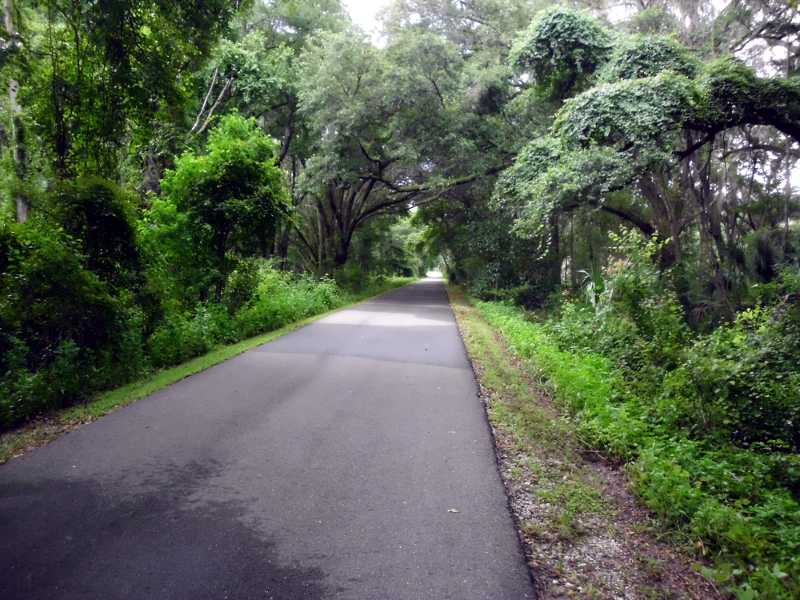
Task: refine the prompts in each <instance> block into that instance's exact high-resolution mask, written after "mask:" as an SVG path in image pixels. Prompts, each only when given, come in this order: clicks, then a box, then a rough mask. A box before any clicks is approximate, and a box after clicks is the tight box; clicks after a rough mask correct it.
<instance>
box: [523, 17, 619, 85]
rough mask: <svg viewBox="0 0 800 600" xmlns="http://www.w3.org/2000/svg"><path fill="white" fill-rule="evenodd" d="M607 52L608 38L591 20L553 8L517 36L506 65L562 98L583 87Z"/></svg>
mask: <svg viewBox="0 0 800 600" xmlns="http://www.w3.org/2000/svg"><path fill="white" fill-rule="evenodd" d="M610 50H611V36H610V35H609V34H608V33H607V32H606V30H605V29H604V28H603V27H602V26H601V25H600V23H599V22H598V21H597V20H596V19H595V18H594V17H592V16H591V15H589V14H588V13H584V12H578V11H574V10H570V9H566V8H562V7H554V8H552V9H549V10H546V11H544V12H542V13H541V14H540V15H539V16H538V17H537V18H536V19H535V20H534V22H533V23H531V25H530V27H529V28H528V29H527V30H526V31H525V32H523V33H522V34H521V35H520V36H519V37H517V39H516V40H515V42H514V45H513V47H512V49H511V54H510V55H509V62H510V64H511V65H512V66H513V67H514V68H515V70H516V71H517V73H520V74H525V73H530V74H532V76H533V78H534V81H535V82H536V84H537V85H538V86H539V87H540V88H541V89H542V90H543V91H544V92H545V93H546V94H548V95H550V96H552V97H557V98H565V97H567V96H568V95H570V94H572V93H574V92H575V91H580V90H581V89H582V88H583V87H585V86H586V84H587V83H588V82H589V81H590V79H591V76H592V75H593V74H594V72H595V71H596V70H597V68H598V67H599V66H600V65H602V64H603V63H604V62H605V61H606V59H607V58H608V55H609V52H610Z"/></svg>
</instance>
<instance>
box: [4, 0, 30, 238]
mask: <svg viewBox="0 0 800 600" xmlns="http://www.w3.org/2000/svg"><path fill="white" fill-rule="evenodd" d="M3 16H4V20H5V27H6V31H7V32H8V35H9V37H10V38H11V40H12V43H17V42H16V37H17V30H16V28H15V27H14V4H13V0H5V2H4V4H3ZM18 94H19V82H18V81H17V80H16V79H13V78H10V79H9V80H8V104H9V110H10V111H11V139H12V144H13V147H12V148H13V150H12V151H13V155H14V170H15V175H16V181H15V185H14V196H15V201H16V206H17V221H19V222H20V223H24V222H25V221H27V220H28V212H29V210H30V205H29V204H28V199H27V198H26V197H25V195H24V193H23V192H22V189H21V182H22V180H23V179H24V178H25V126H24V125H23V124H22V108H21V107H20V105H19V102H17V95H18Z"/></svg>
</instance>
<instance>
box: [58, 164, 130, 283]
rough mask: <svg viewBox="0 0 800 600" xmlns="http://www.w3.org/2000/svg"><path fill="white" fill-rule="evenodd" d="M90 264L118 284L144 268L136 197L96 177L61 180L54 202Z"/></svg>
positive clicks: (99, 274)
mask: <svg viewBox="0 0 800 600" xmlns="http://www.w3.org/2000/svg"><path fill="white" fill-rule="evenodd" d="M50 204H51V205H52V208H51V213H52V215H53V217H54V218H55V220H56V221H57V222H58V223H59V224H60V225H61V227H63V229H64V231H65V232H66V233H67V235H69V237H70V238H71V240H72V241H73V243H74V244H75V245H76V246H77V248H78V250H79V252H80V253H81V254H83V255H84V257H85V260H86V266H87V268H88V269H89V270H90V271H92V272H93V273H95V274H96V275H97V276H98V277H100V278H101V279H102V280H103V281H107V282H110V283H112V284H113V285H115V286H122V285H128V286H130V285H131V284H132V283H134V282H133V281H132V278H133V276H134V275H135V274H136V272H137V271H139V270H140V268H141V265H140V259H139V249H138V246H137V242H136V222H135V215H134V211H133V200H132V199H131V198H130V197H129V196H128V195H127V194H126V193H125V192H123V191H122V190H121V189H120V188H119V187H118V186H117V185H116V184H114V183H112V182H110V181H106V180H105V179H100V178H96V177H92V178H83V179H78V180H75V181H67V182H63V183H61V184H60V187H59V188H58V189H57V191H56V193H55V194H54V195H53V198H52V200H51V202H50Z"/></svg>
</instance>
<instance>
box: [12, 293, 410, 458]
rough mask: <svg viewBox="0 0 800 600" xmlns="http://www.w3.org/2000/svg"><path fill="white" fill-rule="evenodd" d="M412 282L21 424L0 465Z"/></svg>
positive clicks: (358, 296) (351, 299) (354, 297)
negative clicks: (199, 374) (320, 320)
mask: <svg viewBox="0 0 800 600" xmlns="http://www.w3.org/2000/svg"><path fill="white" fill-rule="evenodd" d="M412 281H414V280H413V279H411V278H399V277H396V278H389V279H386V280H384V283H382V284H380V285H378V286H370V287H369V288H367V289H365V290H362V291H360V292H357V293H348V294H347V297H346V303H345V304H343V305H341V306H339V307H337V308H335V309H333V310H330V311H327V312H324V313H321V314H318V315H314V316H312V317H308V318H306V319H303V320H300V321H296V322H294V323H290V324H289V325H286V326H284V327H281V328H280V329H276V330H274V331H270V332H267V333H263V334H261V335H258V336H255V337H252V338H249V339H246V340H242V341H240V342H237V343H235V344H230V345H225V346H219V347H217V348H214V349H213V350H211V351H210V352H208V353H206V354H203V355H202V356H198V357H196V358H193V359H191V360H189V361H187V362H184V363H182V364H180V365H177V366H174V367H170V368H167V369H162V370H160V371H157V372H155V373H152V374H149V375H147V376H146V377H143V378H142V379H139V380H138V381H134V382H132V383H129V384H127V385H124V386H122V387H119V388H116V389H113V390H109V391H106V392H102V393H99V394H97V395H95V396H94V397H93V398H92V399H91V400H90V401H88V402H85V403H82V404H78V405H75V406H72V407H69V408H65V409H62V410H59V411H54V412H52V413H50V414H48V415H46V416H44V417H42V418H39V419H36V420H34V421H32V422H30V423H28V424H27V425H24V426H23V427H20V428H18V429H15V430H12V431H8V432H6V433H3V434H2V435H0V464H3V463H5V462H7V461H8V460H10V459H11V458H14V457H15V456H18V455H20V454H22V453H24V452H25V451H27V450H29V449H31V448H35V447H38V446H41V445H43V444H46V443H48V442H50V441H52V440H53V439H55V438H56V437H58V436H59V435H61V434H62V433H64V432H67V431H70V430H72V429H74V428H75V427H77V426H79V425H81V424H83V423H88V422H91V421H94V420H96V419H99V418H100V417H102V416H104V415H106V414H108V413H110V412H112V411H114V410H116V409H118V408H121V407H123V406H126V405H128V404H131V403H133V402H136V401H137V400H140V399H141V398H145V397H146V396H149V395H150V394H153V393H155V392H157V391H159V390H161V389H164V388H165V387H167V386H170V385H172V384H173V383H176V382H178V381H180V380H182V379H185V378H186V377H189V376H191V375H194V374H196V373H199V372H201V371H204V370H206V369H208V368H210V367H213V366H214V365H217V364H219V363H221V362H224V361H226V360H229V359H231V358H234V357H235V356H238V355H239V354H242V353H243V352H247V351H248V350H250V349H252V348H255V347H257V346H260V345H262V344H266V343H268V342H271V341H272V340H274V339H276V338H279V337H281V336H284V335H286V334H287V333H291V332H292V331H295V330H297V329H300V328H301V327H304V326H306V325H308V324H310V323H313V322H314V321H318V320H319V319H322V318H324V317H326V316H327V315H329V314H331V313H334V312H337V311H340V310H343V309H345V308H347V307H349V306H352V305H353V304H356V303H358V302H362V301H364V300H366V299H368V298H371V297H375V296H379V295H381V294H383V293H385V292H387V291H389V290H392V289H394V288H397V287H401V286H403V285H407V284H408V283H411V282H412Z"/></svg>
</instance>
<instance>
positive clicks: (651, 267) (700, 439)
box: [0, 0, 800, 598]
mask: <svg viewBox="0 0 800 600" xmlns="http://www.w3.org/2000/svg"><path fill="white" fill-rule="evenodd" d="M612 4H613V5H614V6H612ZM3 9H4V19H3V27H2V29H0V81H2V84H1V85H2V87H3V101H2V103H1V104H0V106H2V108H1V109H0V204H1V205H2V207H1V209H0V427H7V426H9V425H13V424H17V423H20V422H22V421H24V420H25V419H28V418H30V417H31V416H33V415H36V414H39V413H41V412H42V411H44V410H46V409H49V408H53V407H59V406H63V405H66V404H69V403H74V402H77V401H81V400H83V399H85V398H86V397H87V396H88V395H89V394H91V393H92V392H93V391H95V390H97V389H101V388H110V387H114V386H116V385H119V384H120V383H122V382H124V381H128V380H130V379H131V378H134V377H136V376H137V375H139V374H141V373H144V372H147V371H148V370H150V369H153V368H158V367H162V366H166V365H171V364H175V363H176V362H178V361H182V360H185V359H187V358H189V357H191V356H196V355H197V354H198V353H202V352H205V351H207V350H208V349H209V348H211V347H213V346H214V345H217V344H222V343H227V342H231V341H235V340H240V339H242V338H243V337H246V336H251V335H254V334H257V333H259V332H263V331H266V330H269V329H272V328H275V327H279V326H281V325H283V324H285V323H288V322H292V321H294V320H297V319H301V318H303V317H305V316H307V315H310V314H314V313H317V312H319V311H323V310H326V309H328V308H330V307H333V306H337V305H339V304H341V303H342V302H343V301H344V299H345V298H346V297H347V294H348V293H350V292H352V291H353V290H364V291H365V293H366V291H369V290H370V289H372V288H371V286H372V285H373V284H374V282H375V280H376V278H382V277H386V276H392V275H405V276H417V275H420V274H423V273H424V272H425V271H426V270H428V269H430V268H432V267H434V266H436V265H438V266H440V267H441V268H443V270H445V271H446V273H447V275H448V277H450V279H451V280H453V281H457V282H459V283H463V284H465V285H466V286H467V287H468V288H469V289H470V290H471V292H472V293H473V294H474V295H476V296H479V297H481V298H483V299H485V300H504V301H509V302H512V303H514V304H518V305H522V306H523V307H525V308H527V309H541V310H543V311H544V313H543V314H545V316H543V317H542V318H541V319H540V320H539V321H536V322H524V320H523V319H522V316H521V315H522V313H520V312H518V311H517V309H512V308H509V307H506V306H505V305H503V306H498V305H484V306H483V310H484V311H485V312H486V314H487V315H489V316H490V317H491V318H492V319H493V322H495V323H496V324H498V325H499V326H500V327H502V328H503V329H504V330H505V331H506V332H507V333H508V334H509V336H510V337H512V338H513V340H514V344H515V345H516V346H517V347H518V350H519V351H520V352H521V353H523V354H525V355H526V356H530V357H531V358H532V359H533V360H534V362H535V363H536V364H537V365H538V366H539V368H541V369H543V370H544V371H546V372H547V374H548V376H549V377H550V379H551V381H552V382H553V383H554V385H555V386H556V387H557V390H558V393H559V394H560V396H561V397H562V399H563V401H564V406H565V407H568V408H569V409H571V410H572V411H574V412H575V413H577V414H578V419H579V420H580V422H581V423H582V431H584V434H585V439H586V442H587V443H589V444H592V445H595V446H598V447H600V448H603V449H605V450H606V451H607V452H609V453H611V454H613V455H614V456H616V457H618V458H619V459H620V460H623V461H627V462H628V463H629V464H630V465H631V466H630V468H631V473H633V474H634V479H635V482H636V485H637V489H638V490H639V491H640V493H641V495H642V497H643V498H644V500H645V501H646V502H647V503H648V504H649V505H650V506H652V507H653V509H654V510H655V511H656V512H657V513H659V514H660V515H661V516H662V517H663V519H664V521H665V522H666V523H670V524H673V525H675V526H676V527H678V528H680V529H681V530H683V531H685V532H687V533H688V534H690V535H691V536H692V537H693V538H695V539H696V540H700V541H701V544H700V545H699V546H698V547H697V548H698V549H699V551H700V552H707V553H708V554H710V555H711V556H712V557H713V558H715V560H716V562H715V565H716V566H715V569H716V575H715V576H717V577H719V578H720V581H723V582H724V584H723V586H724V587H725V589H730V590H732V591H734V592H735V593H737V594H738V595H739V596H740V597H741V598H786V597H791V596H792V594H793V593H795V592H796V591H797V586H798V584H797V576H798V566H797V562H796V555H797V553H798V547H797V543H798V542H797V523H796V519H797V510H796V509H797V506H796V503H797V499H798V488H799V487H800V486H798V480H797V478H798V474H797V472H798V466H797V456H798V451H799V450H800V448H799V445H800V433H798V431H799V428H800V414H798V413H800V370H798V363H799V362H800V355H798V348H799V347H800V336H799V334H798V328H799V327H800V325H799V324H798V321H799V320H800V319H799V318H798V280H800V275H798V272H799V269H800V226H799V225H798V223H800V221H799V220H798V219H800V202H799V201H798V195H797V190H796V186H797V181H796V178H797V176H796V172H797V169H796V165H797V161H798V158H800V79H798V68H800V62H798V61H799V60H800V59H798V57H799V56H800V52H798V48H800V11H799V10H798V7H797V3H796V2H795V3H786V2H780V1H778V0H748V1H747V2H745V1H744V0H728V1H726V2H694V1H690V0H653V1H648V2H623V3H612V2H606V1H604V0H569V1H567V0H564V1H563V2H558V1H555V2H550V1H545V0H483V1H481V2H459V1H455V0H394V1H393V2H391V4H390V6H389V7H388V9H387V11H386V16H385V20H384V28H383V32H382V37H381V38H380V43H375V42H376V40H375V39H372V38H370V37H369V36H368V35H367V34H366V33H365V32H363V31H360V30H359V29H358V28H357V27H355V26H354V25H353V23H352V22H351V20H350V19H349V17H348V16H347V14H346V11H345V9H344V8H343V5H342V3H341V2H339V0H255V1H252V2H233V3H231V2H222V1H220V0H212V1H205V2H196V1H187V2H177V3H164V2H153V1H151V0H136V1H127V0H109V1H106V2H102V3H92V2H87V1H85V0H76V1H73V2H65V1H62V0H7V1H6V2H5V3H4V5H3ZM792 511H794V512H792Z"/></svg>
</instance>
